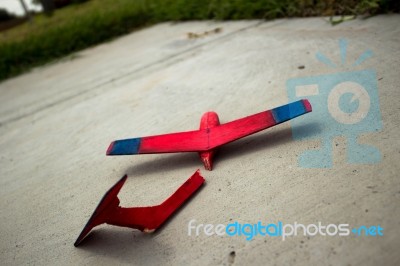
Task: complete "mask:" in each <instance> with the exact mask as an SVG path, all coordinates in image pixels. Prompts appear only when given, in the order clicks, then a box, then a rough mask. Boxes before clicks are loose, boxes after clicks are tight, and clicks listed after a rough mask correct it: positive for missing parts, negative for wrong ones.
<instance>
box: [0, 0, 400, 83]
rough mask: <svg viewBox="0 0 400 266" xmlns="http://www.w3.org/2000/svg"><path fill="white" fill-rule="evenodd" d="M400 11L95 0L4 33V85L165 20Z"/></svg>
mask: <svg viewBox="0 0 400 266" xmlns="http://www.w3.org/2000/svg"><path fill="white" fill-rule="evenodd" d="M388 11H397V12H398V11H399V4H398V3H396V0H358V1H357V0H253V1H245V0H197V1H192V0H90V1H88V2H85V3H83V4H79V5H72V6H69V7H66V8H63V9H60V10H57V11H56V12H55V14H54V15H53V16H51V17H46V16H44V15H37V16H35V18H34V20H33V21H32V22H30V23H25V24H23V25H21V26H18V27H16V28H13V29H11V30H8V31H5V32H1V33H0V80H4V79H6V78H9V77H12V76H15V75H18V74H20V73H22V72H25V71H27V70H29V69H31V68H33V67H35V66H39V65H42V64H44V63H47V62H50V61H52V60H55V59H58V58H61V57H64V56H66V55H68V54H70V53H73V52H76V51H78V50H81V49H84V48H87V47H90V46H92V45H95V44H98V43H101V42H104V41H107V40H110V39H112V38H114V37H116V36H120V35H123V34H125V33H128V32H131V31H133V30H135V29H138V28H141V27H144V26H148V25H152V24H154V23H157V22H163V21H185V20H205V19H214V20H237V19H274V18H279V17H295V16H297V17H304V16H317V15H322V16H332V15H359V14H375V13H378V12H388Z"/></svg>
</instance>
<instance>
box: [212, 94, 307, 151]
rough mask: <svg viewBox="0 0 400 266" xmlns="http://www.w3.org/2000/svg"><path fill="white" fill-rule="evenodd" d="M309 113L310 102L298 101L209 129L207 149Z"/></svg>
mask: <svg viewBox="0 0 400 266" xmlns="http://www.w3.org/2000/svg"><path fill="white" fill-rule="evenodd" d="M311 111H312V108H311V104H310V102H309V101H308V100H300V101H296V102H292V103H289V104H286V105H282V106H280V107H277V108H274V109H271V110H268V111H264V112H261V113H258V114H255V115H250V116H247V117H244V118H240V119H237V120H234V121H231V122H228V123H225V124H221V125H220V126H218V127H213V128H210V133H209V134H210V138H209V149H213V148H216V147H218V146H221V145H223V144H226V143H228V142H231V141H234V140H237V139H240V138H243V137H245V136H248V135H251V134H254V133H256V132H259V131H261V130H264V129H266V128H269V127H273V126H275V125H277V124H280V123H283V122H286V121H288V120H290V119H293V118H295V117H298V116H300V115H303V114H306V113H308V112H311Z"/></svg>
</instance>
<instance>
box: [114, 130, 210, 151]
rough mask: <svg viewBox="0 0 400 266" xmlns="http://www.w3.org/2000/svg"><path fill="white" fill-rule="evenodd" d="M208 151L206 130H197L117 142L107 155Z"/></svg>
mask: <svg viewBox="0 0 400 266" xmlns="http://www.w3.org/2000/svg"><path fill="white" fill-rule="evenodd" d="M207 149H208V135H207V132H206V130H195V131H187V132H179V133H172V134H165V135H157V136H149V137H142V138H133V139H123V140H116V141H114V142H112V143H111V144H110V146H109V147H108V149H107V155H133V154H147V153H170V152H191V151H205V150H207Z"/></svg>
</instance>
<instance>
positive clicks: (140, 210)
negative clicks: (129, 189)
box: [74, 170, 204, 247]
mask: <svg viewBox="0 0 400 266" xmlns="http://www.w3.org/2000/svg"><path fill="white" fill-rule="evenodd" d="M127 177H128V176H127V175H125V176H124V177H122V178H121V179H120V180H119V181H118V182H117V183H116V184H115V185H114V186H113V187H112V188H110V190H108V191H107V193H106V194H105V195H104V197H103V198H102V200H101V201H100V203H99V205H98V206H97V208H96V209H95V211H94V212H93V214H92V216H91V217H90V219H89V221H88V222H87V224H86V226H85V227H84V228H83V230H82V232H81V233H80V235H79V237H78V239H77V240H76V241H75V243H74V246H75V247H77V246H78V245H79V244H80V243H81V242H82V240H83V239H84V238H85V236H86V235H87V234H88V233H89V232H90V231H91V230H92V229H93V227H95V226H97V225H100V224H103V223H107V224H111V225H117V226H123V227H130V228H134V229H139V230H141V231H144V232H152V231H154V230H156V229H157V228H158V227H160V226H161V225H162V224H163V223H164V222H165V221H166V220H167V219H168V217H169V216H170V215H171V214H172V213H174V212H175V211H176V210H177V209H178V208H179V207H180V206H181V205H182V204H183V203H184V202H185V201H186V200H188V199H189V198H190V196H191V195H193V193H194V192H196V190H198V189H199V188H200V187H201V185H202V184H203V183H204V178H203V177H202V176H201V175H200V171H199V170H197V171H196V172H195V173H194V174H193V175H192V176H191V177H190V178H189V179H188V180H187V181H186V182H185V183H184V184H183V185H182V186H181V187H180V188H178V190H177V191H175V193H174V194H172V195H171V196H170V197H169V198H168V199H167V200H165V201H164V202H163V203H161V204H160V205H157V206H151V207H134V208H124V207H120V206H119V199H118V197H117V195H118V193H119V191H120V190H121V188H122V186H123V185H124V183H125V181H126V179H127Z"/></svg>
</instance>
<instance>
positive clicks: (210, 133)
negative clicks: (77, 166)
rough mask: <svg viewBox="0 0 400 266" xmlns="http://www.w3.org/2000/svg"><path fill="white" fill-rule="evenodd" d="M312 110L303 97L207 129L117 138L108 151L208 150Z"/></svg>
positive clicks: (121, 152) (147, 152) (128, 152)
mask: <svg viewBox="0 0 400 266" xmlns="http://www.w3.org/2000/svg"><path fill="white" fill-rule="evenodd" d="M308 112H311V105H310V103H309V102H308V100H300V101H297V102H293V103H290V104H286V105H283V106H280V107H277V108H274V109H272V110H268V111H264V112H261V113H258V114H255V115H251V116H247V117H244V118H241V119H237V120H234V121H231V122H228V123H225V124H221V125H219V126H216V127H212V128H210V129H207V130H206V129H203V130H195V131H187V132H179V133H172V134H165V135H156V136H149V137H142V138H133V139H123V140H116V141H114V142H112V143H111V144H110V146H109V147H108V149H107V155H133V154H149V153H171V152H199V151H207V150H210V149H213V148H216V147H218V146H221V145H223V144H225V143H228V142H231V141H234V140H236V139H239V138H243V137H245V136H248V135H251V134H254V133H256V132H258V131H261V130H263V129H266V128H269V127H272V126H275V125H277V124H280V123H283V122H285V121H288V120H290V119H292V118H295V117H297V116H300V115H303V114H305V113H308Z"/></svg>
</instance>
